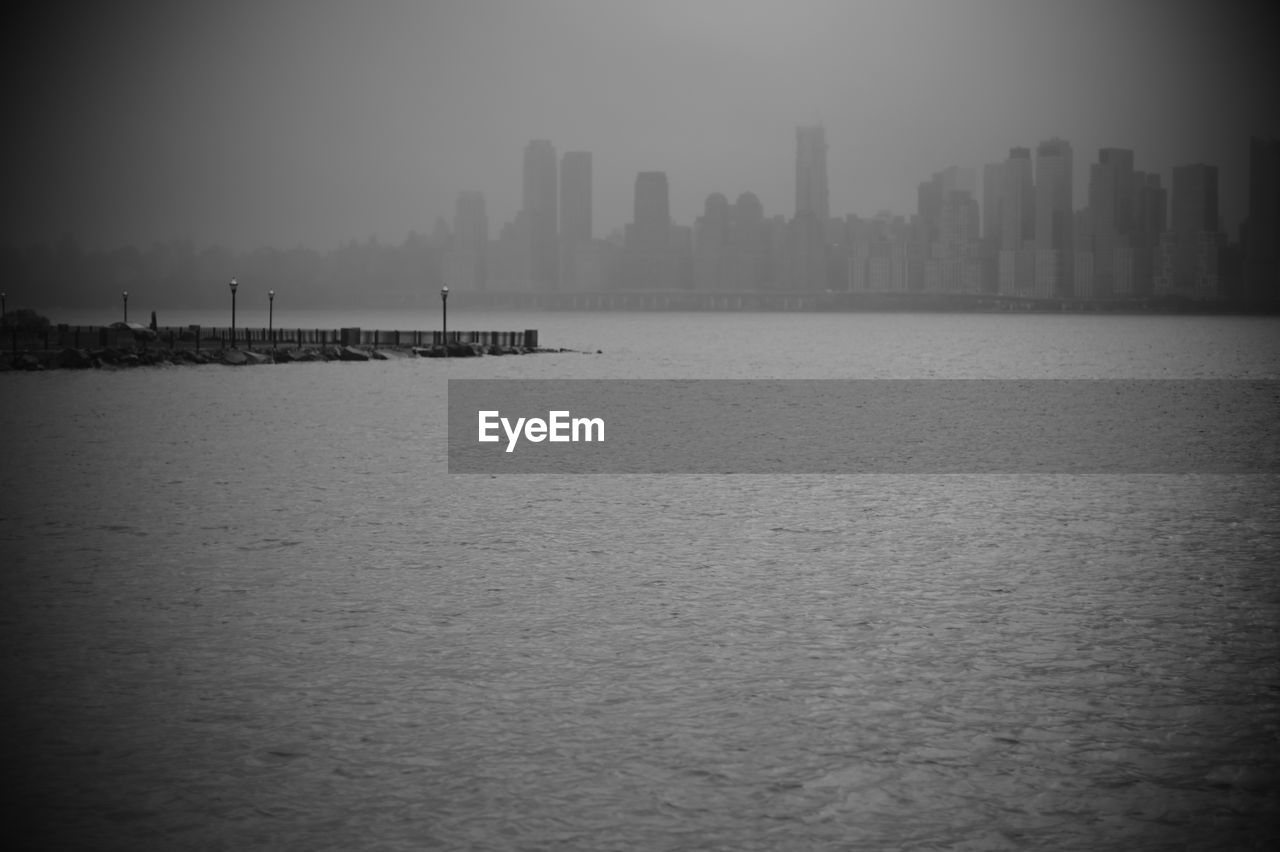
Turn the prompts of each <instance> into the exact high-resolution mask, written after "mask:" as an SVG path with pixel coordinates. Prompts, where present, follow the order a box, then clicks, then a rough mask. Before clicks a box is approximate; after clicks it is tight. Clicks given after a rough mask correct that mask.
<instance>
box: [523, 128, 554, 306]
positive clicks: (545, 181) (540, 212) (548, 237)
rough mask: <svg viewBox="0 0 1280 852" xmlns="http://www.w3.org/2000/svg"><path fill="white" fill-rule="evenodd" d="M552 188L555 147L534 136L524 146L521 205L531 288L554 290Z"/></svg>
mask: <svg viewBox="0 0 1280 852" xmlns="http://www.w3.org/2000/svg"><path fill="white" fill-rule="evenodd" d="M556 189H557V187H556V149H555V148H554V147H552V145H551V143H550V142H549V141H547V140H546V139H535V140H533V141H532V142H530V143H529V144H528V145H526V146H525V149H524V195H523V204H522V205H521V212H523V213H524V214H525V218H526V220H527V224H528V246H529V251H528V275H529V281H530V282H531V284H532V285H533V288H534V289H535V290H554V289H555V288H556V286H557V284H558V282H559V279H560V252H559V248H558V246H557V240H556V213H557V199H556Z"/></svg>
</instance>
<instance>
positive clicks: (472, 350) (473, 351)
mask: <svg viewBox="0 0 1280 852" xmlns="http://www.w3.org/2000/svg"><path fill="white" fill-rule="evenodd" d="M447 348H448V350H449V357H450V358H474V357H475V356H477V355H480V354H482V353H481V350H480V344H478V343H450V344H449V345H448V347H447Z"/></svg>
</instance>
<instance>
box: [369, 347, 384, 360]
mask: <svg viewBox="0 0 1280 852" xmlns="http://www.w3.org/2000/svg"><path fill="white" fill-rule="evenodd" d="M369 357H370V358H371V359H373V360H374V361H385V360H387V356H386V355H384V354H382V353H381V352H379V351H378V350H377V349H370V350H369Z"/></svg>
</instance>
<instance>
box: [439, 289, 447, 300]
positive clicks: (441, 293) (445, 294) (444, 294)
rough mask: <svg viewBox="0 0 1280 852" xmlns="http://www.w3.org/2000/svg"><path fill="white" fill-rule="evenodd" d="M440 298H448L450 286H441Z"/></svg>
mask: <svg viewBox="0 0 1280 852" xmlns="http://www.w3.org/2000/svg"><path fill="white" fill-rule="evenodd" d="M440 298H441V299H447V298H449V288H448V287H441V288H440Z"/></svg>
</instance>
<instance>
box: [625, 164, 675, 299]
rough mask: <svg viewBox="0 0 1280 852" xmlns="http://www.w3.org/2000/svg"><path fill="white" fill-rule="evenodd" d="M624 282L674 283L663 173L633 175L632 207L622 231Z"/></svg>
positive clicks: (639, 285)
mask: <svg viewBox="0 0 1280 852" xmlns="http://www.w3.org/2000/svg"><path fill="white" fill-rule="evenodd" d="M626 244H627V247H626V257H625V261H624V263H625V271H624V281H625V286H626V287H627V288H629V289H646V290H647V289H653V290H669V289H673V288H675V286H676V264H675V255H674V252H673V251H672V245H671V203H670V198H669V195H668V189H667V173H666V172H640V173H639V174H637V175H636V188H635V206H634V214H633V217H632V222H631V224H629V225H628V226H627V231H626Z"/></svg>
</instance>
